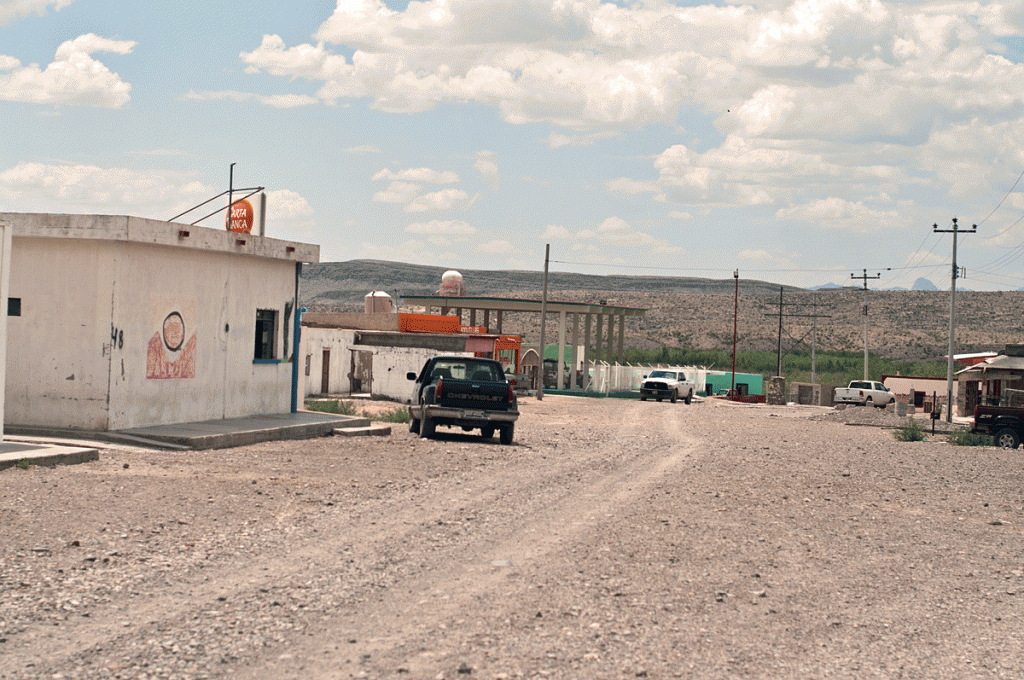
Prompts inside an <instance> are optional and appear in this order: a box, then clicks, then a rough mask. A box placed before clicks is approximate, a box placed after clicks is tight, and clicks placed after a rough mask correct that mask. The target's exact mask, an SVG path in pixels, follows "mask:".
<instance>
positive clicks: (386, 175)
mask: <svg viewBox="0 0 1024 680" xmlns="http://www.w3.org/2000/svg"><path fill="white" fill-rule="evenodd" d="M373 179H374V181H379V180H407V181H410V182H425V183H428V184H458V182H459V175H458V173H455V172H451V171H450V170H444V171H441V170H432V169H431V168H408V169H406V170H399V171H398V172H394V171H392V170H390V169H388V168H384V169H383V170H381V171H380V172H378V173H377V174H375V175H374V176H373Z"/></svg>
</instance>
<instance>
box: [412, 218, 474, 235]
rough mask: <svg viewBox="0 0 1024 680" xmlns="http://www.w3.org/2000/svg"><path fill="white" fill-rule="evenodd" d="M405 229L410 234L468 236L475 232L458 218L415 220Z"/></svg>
mask: <svg viewBox="0 0 1024 680" xmlns="http://www.w3.org/2000/svg"><path fill="white" fill-rule="evenodd" d="M405 230H406V231H407V232H408V233H410V234H424V235H432V236H438V235H444V236H468V235H472V234H475V233H476V227H473V226H471V225H469V224H466V223H465V222H461V221H459V220H449V221H442V220H431V221H430V222H415V223H413V224H410V225H409V226H408V227H406V228H405Z"/></svg>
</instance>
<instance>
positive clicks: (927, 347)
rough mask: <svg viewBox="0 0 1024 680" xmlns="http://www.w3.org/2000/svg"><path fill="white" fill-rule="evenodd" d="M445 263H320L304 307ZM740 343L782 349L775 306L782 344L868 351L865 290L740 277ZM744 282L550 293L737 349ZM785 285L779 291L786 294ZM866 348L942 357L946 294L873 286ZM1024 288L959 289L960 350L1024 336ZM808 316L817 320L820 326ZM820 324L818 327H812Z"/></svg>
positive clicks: (643, 341)
mask: <svg viewBox="0 0 1024 680" xmlns="http://www.w3.org/2000/svg"><path fill="white" fill-rule="evenodd" d="M445 271H446V269H445V268H444V267H430V266H424V265H411V264H404V263H401V262H384V261H375V260H352V261H348V262H324V263H320V264H311V265H307V266H304V267H303V269H302V280H301V283H300V305H301V306H303V307H306V308H307V309H308V310H309V311H310V312H330V311H361V310H362V309H363V307H364V298H365V296H366V295H367V294H368V293H370V292H371V291H384V292H386V293H388V294H390V295H391V296H393V298H394V299H395V300H396V301H397V302H398V303H399V304H401V300H402V296H413V295H416V296H420V295H434V294H436V293H437V291H438V289H439V288H440V285H441V275H442V274H443V273H444V272H445ZM459 272H460V273H461V274H462V276H463V280H464V281H465V284H466V294H467V295H469V296H475V297H494V298H524V299H540V296H541V290H542V286H543V278H544V275H543V273H542V272H533V271H488V270H473V269H464V268H460V269H459ZM738 283H739V296H738V331H739V338H738V342H739V347H740V349H743V350H759V351H765V352H771V353H775V352H776V349H777V346H778V343H779V330H780V329H779V317H780V314H779V310H780V308H781V309H783V310H784V311H785V313H786V316H785V317H784V319H783V321H784V323H783V329H782V331H783V333H782V335H783V343H782V344H783V346H784V349H785V350H786V351H787V352H788V351H793V350H797V349H800V350H808V349H809V347H810V343H811V338H816V346H817V348H818V349H819V350H839V351H852V352H861V351H863V347H864V314H863V309H864V302H865V294H864V291H863V289H862V288H859V287H857V286H836V285H829V286H822V287H820V288H818V289H814V290H810V289H805V288H797V287H794V286H779V284H777V283H771V282H768V281H757V280H753V279H742V278H741V279H740V280H739V281H738ZM736 284H737V281H736V280H734V279H732V277H728V278H725V279H702V278H692V277H668V276H665V277H662V276H598V275H589V274H567V273H558V272H552V273H550V274H549V277H548V291H549V295H550V297H549V299H552V300H565V301H573V302H589V303H591V304H593V303H597V302H598V301H606V302H607V304H609V305H622V306H629V307H641V308H643V309H645V310H646V313H645V314H644V316H643V317H629V318H628V319H627V321H626V328H625V331H626V342H625V344H626V345H627V346H630V347H640V348H647V349H650V348H658V347H666V346H667V347H687V348H696V349H723V350H727V349H731V346H732V338H733V329H734V322H735V318H734V310H736V307H735V306H734V305H735V303H736V301H737V298H735V297H734V293H735V291H736ZM780 291H781V294H780ZM868 304H869V309H870V315H869V316H868V323H869V325H870V330H869V336H870V351H871V352H872V353H878V354H879V355H881V356H885V357H889V358H893V359H910V360H915V361H917V360H923V359H936V358H938V359H941V358H942V357H943V356H944V355H945V352H946V351H947V346H948V344H947V343H948V341H947V332H948V323H949V294H948V292H944V291H939V290H937V289H936V287H935V286H934V285H933V284H932V283H931V282H930V281H928V280H927V279H918V281H916V282H915V283H914V290H909V291H908V290H903V291H896V290H876V289H871V290H870V291H869V295H868ZM1022 308H1024V292H1009V291H1001V292H1000V291H996V292H974V291H969V290H963V291H962V295H961V289H960V287H959V286H958V287H957V335H958V339H957V343H958V347H957V351H958V352H965V353H966V352H977V351H989V350H1000V349H1002V348H1003V347H1005V346H1006V345H1007V344H1019V343H1021V342H1022V341H1024V317H1022V316H1021V313H1020V310H1021V309H1022ZM812 319H816V320H817V321H816V322H814V321H812ZM813 323H816V324H817V328H816V330H815V329H814V328H813V326H812V324H813ZM503 332H505V333H510V334H513V335H522V336H523V337H524V338H525V339H526V341H528V342H529V341H534V342H535V341H536V338H537V337H538V336H539V319H538V315H535V314H515V313H509V314H506V315H505V324H504V329H503Z"/></svg>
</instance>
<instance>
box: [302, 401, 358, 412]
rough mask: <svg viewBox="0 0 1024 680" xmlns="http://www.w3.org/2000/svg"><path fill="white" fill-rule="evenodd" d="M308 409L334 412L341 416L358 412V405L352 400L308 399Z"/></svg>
mask: <svg viewBox="0 0 1024 680" xmlns="http://www.w3.org/2000/svg"><path fill="white" fill-rule="evenodd" d="M306 410H307V411H317V412H319V413H333V414H335V415H339V416H354V415H355V414H356V407H355V405H354V404H353V403H352V402H351V401H342V400H340V399H338V400H337V401H334V400H330V401H307V402H306Z"/></svg>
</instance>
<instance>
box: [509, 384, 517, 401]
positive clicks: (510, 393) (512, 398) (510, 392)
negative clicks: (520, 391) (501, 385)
mask: <svg viewBox="0 0 1024 680" xmlns="http://www.w3.org/2000/svg"><path fill="white" fill-rule="evenodd" d="M515 398H516V397H515V395H514V394H512V382H511V381H510V382H509V384H508V403H510V404H511V403H512V402H513V401H515Z"/></svg>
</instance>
